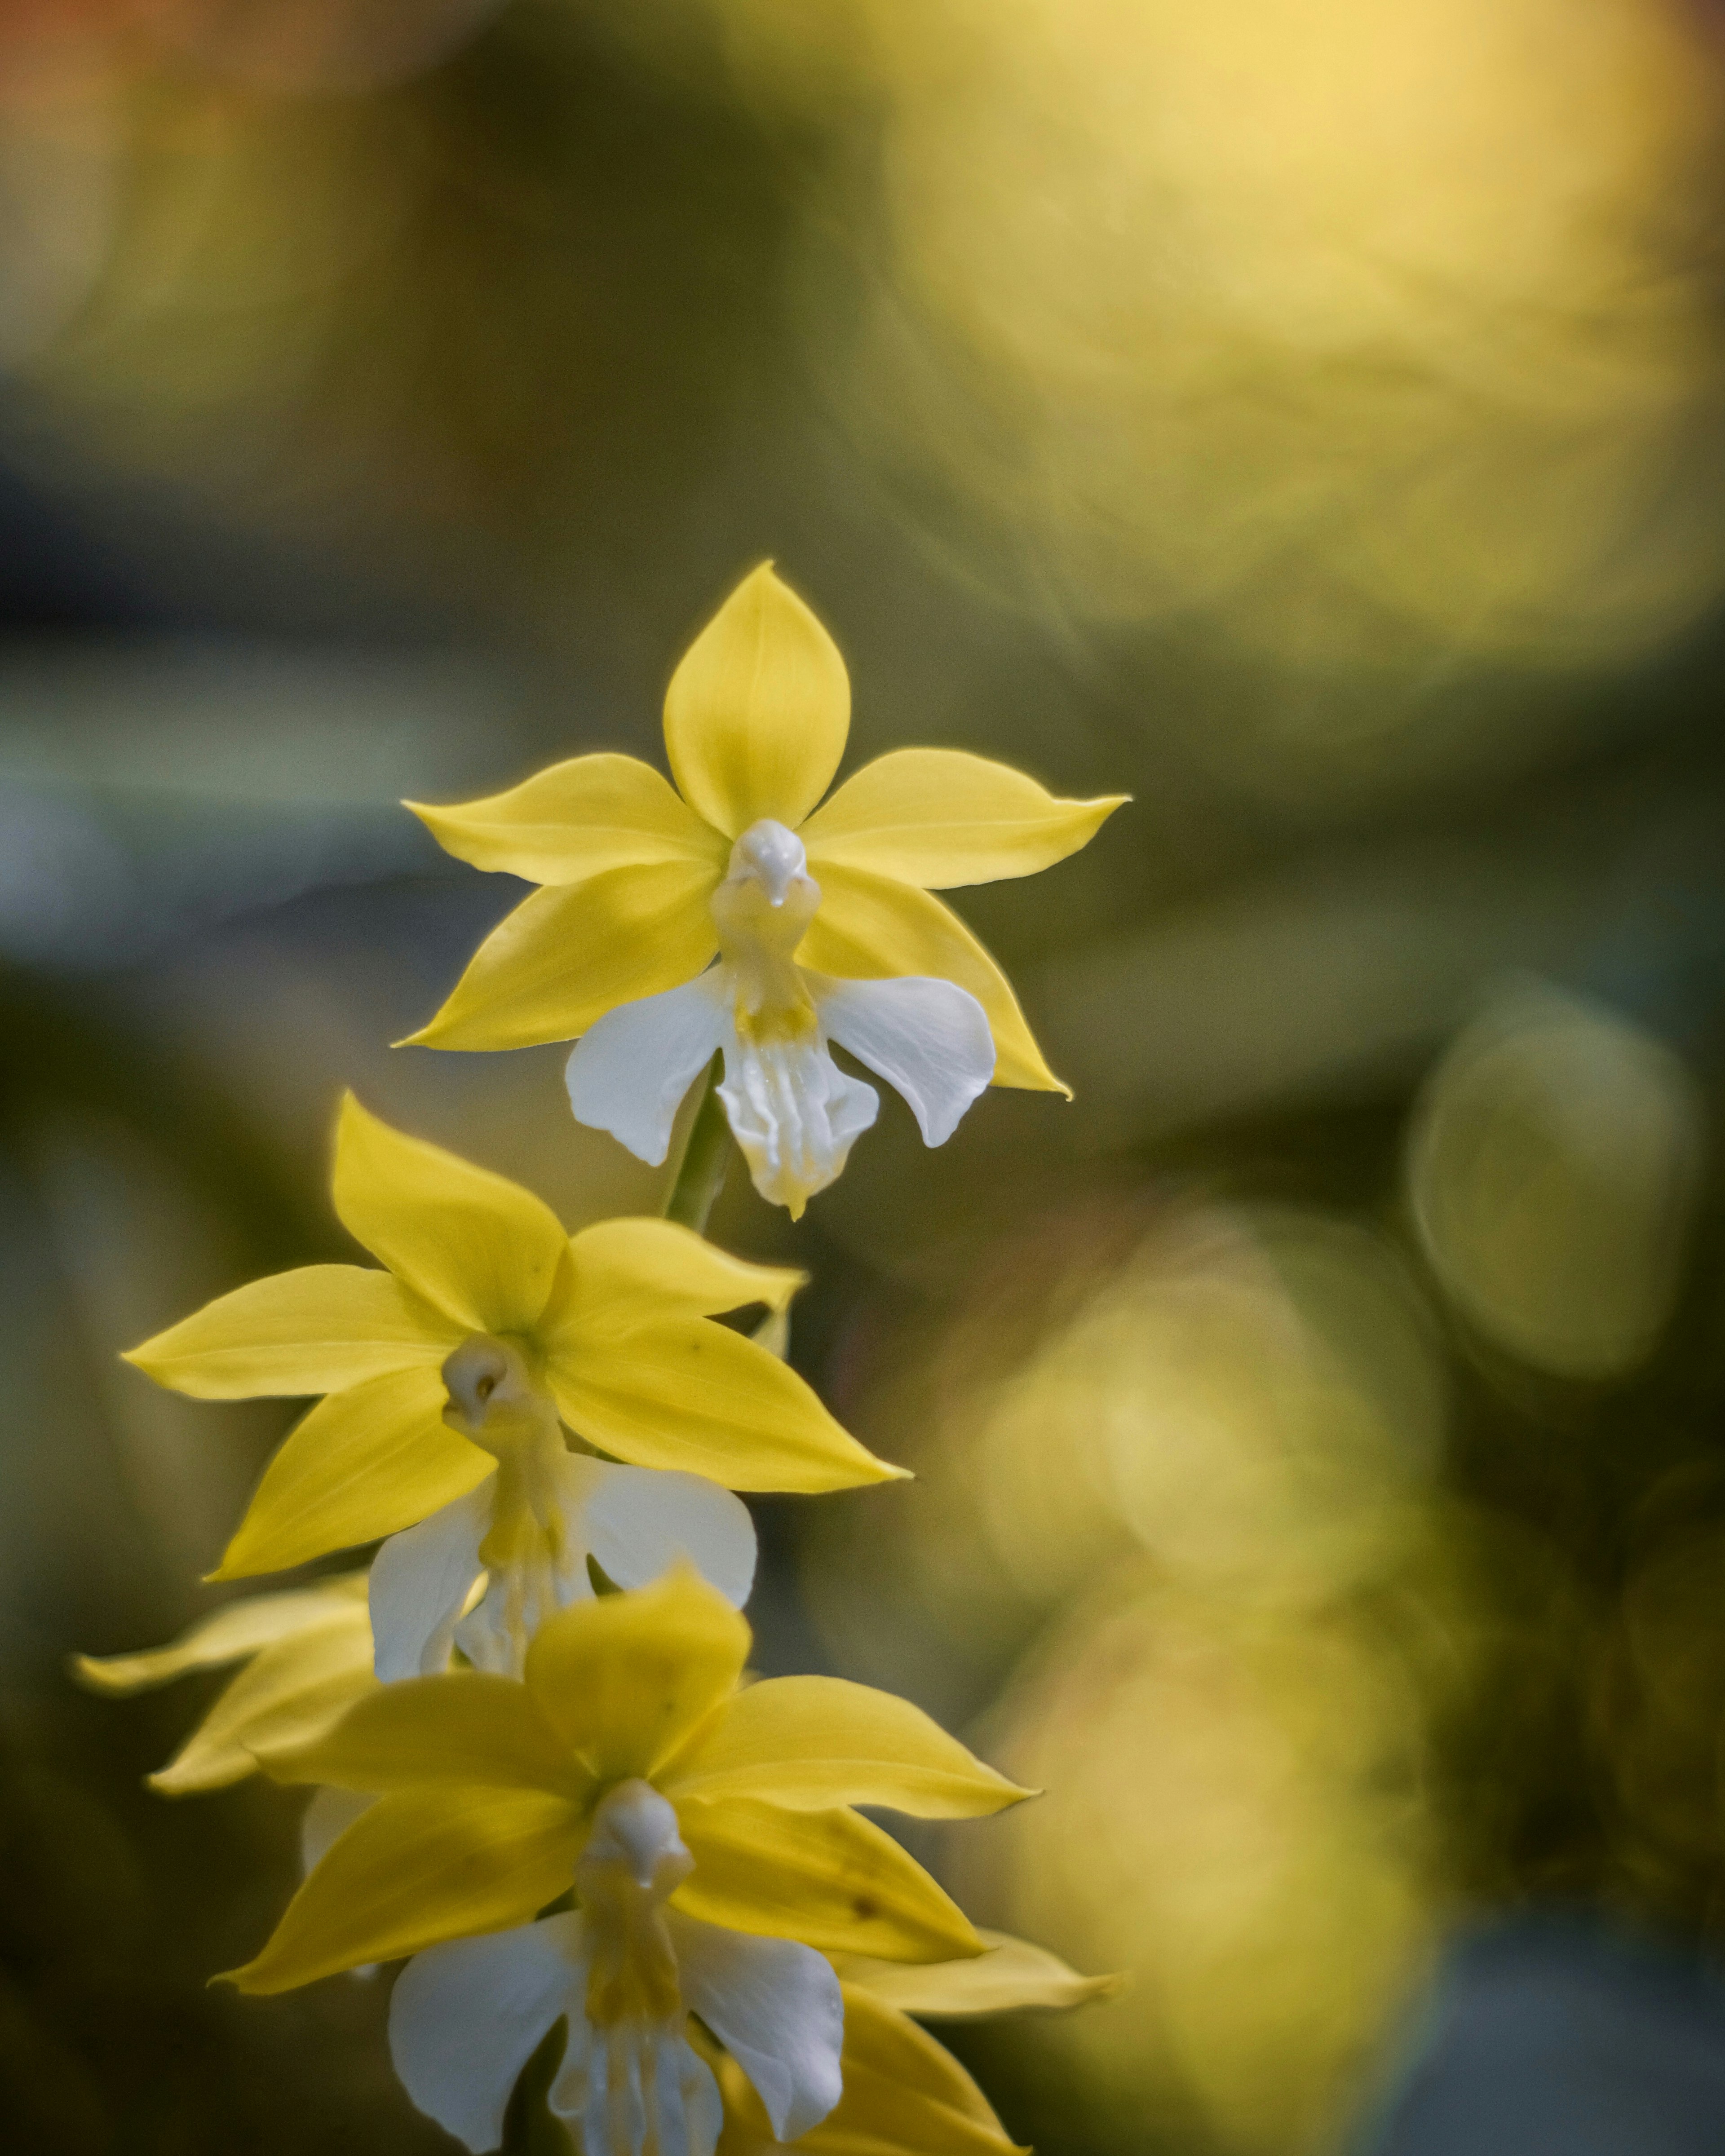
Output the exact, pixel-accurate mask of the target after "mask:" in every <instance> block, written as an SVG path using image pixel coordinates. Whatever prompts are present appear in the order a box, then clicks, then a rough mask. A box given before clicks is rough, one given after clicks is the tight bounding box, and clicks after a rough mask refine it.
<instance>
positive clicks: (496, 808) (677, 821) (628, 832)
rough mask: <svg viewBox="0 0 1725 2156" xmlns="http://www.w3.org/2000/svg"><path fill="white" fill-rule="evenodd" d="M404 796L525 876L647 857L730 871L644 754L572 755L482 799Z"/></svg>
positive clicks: (491, 860) (429, 818)
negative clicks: (444, 801)
mask: <svg viewBox="0 0 1725 2156" xmlns="http://www.w3.org/2000/svg"><path fill="white" fill-rule="evenodd" d="M403 805H404V806H405V807H407V808H411V809H412V810H413V814H415V815H416V816H417V817H418V819H419V820H420V822H421V823H422V824H424V826H425V828H426V829H427V830H429V832H430V834H431V835H432V837H433V838H434V839H436V840H437V842H438V844H439V845H440V846H441V847H442V848H443V850H444V852H445V853H448V854H453V855H454V856H455V858H456V859H457V860H462V861H471V862H472V864H473V865H474V866H475V868H476V869H501V870H506V871H507V873H508V874H509V875H518V876H523V877H525V878H526V880H527V881H528V882H529V883H551V884H559V883H580V882H582V881H583V880H585V879H586V878H587V877H588V876H594V875H603V873H604V871H605V870H608V869H621V868H629V867H634V866H639V865H642V864H644V863H646V862H649V861H701V862H705V863H706V864H707V865H709V866H710V867H711V870H712V871H713V873H714V875H716V876H719V875H723V874H724V873H725V861H726V846H725V842H724V840H723V839H722V838H721V836H720V834H718V833H717V832H716V831H715V830H714V829H712V827H711V825H710V824H703V823H702V822H701V819H700V817H698V816H697V815H696V814H695V812H694V810H693V809H692V808H690V807H689V806H688V804H687V803H685V801H684V800H682V799H681V798H680V796H679V795H678V794H677V793H676V792H675V789H674V788H671V787H670V786H669V785H668V784H667V783H665V780H664V779H663V778H660V775H659V773H657V772H656V771H655V769H654V768H653V767H652V765H651V764H650V763H643V762H641V760H640V758H639V757H634V756H608V755H607V756H577V757H571V758H570V759H569V761H568V762H567V763H554V764H552V767H551V768H550V769H549V770H548V771H541V772H536V773H535V774H534V775H533V777H532V778H528V779H524V780H523V781H522V783H521V784H520V785H519V786H512V787H511V788H510V789H509V790H508V792H507V793H493V794H491V795H490V796H489V797H488V798H486V799H485V800H483V801H463V802H460V803H457V804H456V805H455V806H454V807H453V808H426V807H424V805H423V804H422V803H419V802H418V801H409V802H407V803H404V804H403Z"/></svg>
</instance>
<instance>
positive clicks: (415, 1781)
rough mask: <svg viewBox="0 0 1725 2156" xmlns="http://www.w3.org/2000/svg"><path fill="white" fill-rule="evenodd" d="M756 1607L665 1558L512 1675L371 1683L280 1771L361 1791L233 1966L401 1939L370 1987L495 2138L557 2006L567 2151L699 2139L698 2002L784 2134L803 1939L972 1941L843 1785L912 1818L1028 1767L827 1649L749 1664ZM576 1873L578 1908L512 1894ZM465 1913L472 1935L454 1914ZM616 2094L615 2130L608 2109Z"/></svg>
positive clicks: (405, 2038)
mask: <svg viewBox="0 0 1725 2156" xmlns="http://www.w3.org/2000/svg"><path fill="white" fill-rule="evenodd" d="M748 1648H749V1629H748V1626H747V1624H746V1622H745V1621H744V1620H743V1619H742V1617H741V1616H740V1615H739V1614H737V1612H736V1611H735V1610H734V1609H732V1607H731V1605H730V1604H728V1603H727V1602H726V1600H725V1599H724V1598H723V1597H722V1596H721V1595H720V1594H716V1593H715V1591H714V1590H713V1589H711V1588H710V1587H709V1586H707V1585H706V1584H705V1583H704V1582H703V1581H701V1579H700V1578H697V1577H696V1574H694V1573H692V1572H691V1571H689V1570H687V1569H686V1568H685V1569H681V1570H680V1571H678V1572H677V1573H674V1574H673V1575H671V1576H670V1578H667V1579H665V1580H663V1581H661V1582H660V1584H658V1585H656V1586H654V1587H651V1588H647V1589H642V1590H640V1591H639V1592H637V1593H634V1594H614V1595H606V1596H604V1597H603V1598H600V1599H595V1600H593V1601H590V1602H586V1603H582V1604H577V1605H575V1606H574V1607H572V1608H571V1609H566V1610H564V1611H562V1612H561V1613H560V1614H558V1615H557V1616H554V1617H552V1618H551V1619H550V1620H548V1621H547V1624H546V1625H544V1627H543V1628H542V1630H541V1631H540V1633H539V1634H538V1635H537V1637H536V1639H535V1640H534V1642H533V1645H532V1646H531V1648H530V1649H529V1650H528V1654H527V1658H526V1676H525V1681H523V1682H519V1683H518V1682H516V1681H513V1680H511V1679H508V1678H503V1677H496V1676H489V1675H486V1674H485V1673H482V1672H472V1673H457V1674H455V1675H454V1676H441V1677H423V1678H418V1679H413V1680H410V1681H407V1682H405V1683H402V1684H398V1685H393V1686H386V1687H383V1688H381V1689H380V1690H379V1691H377V1692H376V1693H375V1694H374V1695H372V1697H370V1698H368V1699H367V1700H365V1701H362V1702H361V1703H360V1704H359V1706H358V1707H356V1708H355V1709H354V1710H353V1711H352V1712H350V1713H349V1714H348V1715H347V1716H346V1717H344V1718H343V1719H342V1721H341V1722H340V1723H339V1724H338V1725H337V1726H336V1727H335V1728H334V1729H332V1730H331V1731H330V1732H328V1733H327V1734H326V1736H324V1737H323V1738H321V1739H319V1740H318V1741H316V1742H315V1743H312V1744H311V1745H309V1746H307V1747H306V1748H305V1749H304V1750H303V1751H302V1752H301V1753H299V1754H297V1755H295V1756H292V1757H284V1756H280V1755H275V1756H273V1757H272V1758H271V1760H270V1772H271V1773H272V1774H275V1775H276V1776H277V1777H278V1778H279V1779H286V1780H306V1781H314V1782H321V1783H326V1784H333V1785H334V1786H336V1787H337V1788H343V1789H352V1790H354V1791H357V1792H362V1793H365V1794H371V1795H373V1796H374V1797H375V1799H376V1801H375V1802H374V1803H373V1804H372V1805H371V1807H370V1808H369V1809H367V1811H366V1812H365V1813H364V1814H363V1815H362V1816H361V1818H360V1819H359V1820H357V1823H356V1824H355V1825H353V1826H352V1827H351V1828H349V1830H347V1833H346V1834H345V1835H342V1836H341V1839H340V1840H337V1841H336V1843H335V1845H334V1846H333V1847H332V1848H331V1850H330V1851H329V1854H328V1855H327V1856H326V1857H325V1858H324V1860H323V1861H322V1863H321V1864H320V1865H319V1866H318V1867H317V1869H316V1871H313V1872H312V1874H311V1877H310V1878H308V1879H307V1880H306V1881H305V1885H304V1886H302V1887H301V1888H300V1892H299V1893H298V1894H297V1895H296V1896H295V1899H294V1901H293V1902H292V1903H291V1904H290V1907H289V1908H288V1910H287V1912H286V1913H285V1916H284V1917H283V1918H282V1920H281V1922H280V1925H279V1926H278V1927H277V1928H276V1931H275V1935H274V1936H273V1938H271V1939H270V1941H269V1943H267V1944H266V1945H265V1947H264V1949H263V1951H262V1953H259V1955H258V1956H257V1958H255V1960H254V1961H252V1962H250V1963H248V1964H247V1965H246V1967H245V1968H244V1969H239V1970H238V1971H236V1972H234V1982H235V1983H236V1984H239V1987H240V1989H242V1990H245V1991H250V1992H275V1991H281V1990H285V1989H289V1988H290V1987H292V1986H294V1985H296V1984H307V1983H310V1982H311V1981H312V1980H313V1979H316V1978H317V1977H320V1976H324V1975H328V1974H332V1973H333V1972H335V1971H336V1970H338V1969H346V1968H351V1967H352V1966H354V1965H356V1964H357V1963H363V1962H371V1961H381V1960H385V1959H391V1958H395V1957H396V1956H398V1955H408V1954H411V1955H413V1957H414V1958H413V1961H412V1962H410V1963H409V1965H408V1968H407V1969H406V1970H404V1971H403V1975H402V1978H401V1979H400V1981H399V1983H398V1986H397V1989H396V1993H395V1997H394V1999H393V2003H392V2009H391V2022H390V2029H391V2046H392V2051H393V2055H394V2057H395V2061H396V2064H397V2067H398V2071H399V2072H400V2073H401V2075H402V2078H403V2082H404V2083H405V2085H406V2086H407V2088H408V2092H409V2094H410V2095H412V2096H413V2097H414V2100H415V2101H416V2102H418V2103H419V2104H420V2105H421V2107H423V2108H424V2109H426V2110H428V2111H429V2112H431V2113H432V2115H433V2116H434V2117H437V2118H439V2120H441V2121H442V2123H444V2124H445V2125H446V2126H448V2127H449V2129H450V2131H452V2132H453V2133H457V2134H458V2135H459V2137H460V2138H462V2139H464V2140H465V2142H466V2143H467V2144H468V2146H469V2147H470V2148H474V2149H480V2148H491V2147H494V2146H495V2143H496V2141H497V2139H498V2138H499V2136H500V2135H501V2129H502V2121H503V2113H504V2108H505V2106H506V2103H507V2102H508V2098H509V2093H510V2091H511V2088H512V2087H513V2086H514V2083H515V2080H516V2076H517V2075H518V2074H519V2072H520V2071H521V2066H523V2064H524V2063H525V2062H526V2059H527V2058H528V2056H530V2055H531V2052H532V2051H534V2049H535V2048H536V2046H537V2045H538V2043H539V2041H540V2040H541V2039H542V2037H543V2036H544V2035H545V2034H546V2032H547V2030H548V2029H550V2028H551V2027H552V2025H553V2023H555V2022H556V2021H557V2020H558V2019H559V2018H560V2017H562V2016H564V2015H567V2017H568V2021H569V2028H570V2035H569V2040H568V2045H567V2050H566V2052H565V2056H564V2060H563V2064H562V2069H561V2071H560V2072H559V2074H558V2076H557V2083H556V2085H555V2087H554V2088H553V2090H552V2098H551V2101H552V2109H553V2111H554V2112H557V2114H558V2115H559V2116H561V2117H564V2118H565V2119H567V2120H569V2121H571V2122H572V2123H578V2124H579V2126H580V2128H581V2131H582V2135H583V2148H584V2151H585V2156H631V2152H632V2151H634V2150H635V2149H637V2148H639V2146H640V2145H641V2138H640V2133H639V2122H640V2121H641V2120H642V2119H644V2120H645V2121H646V2122H647V2123H648V2128H649V2133H650V2137H651V2138H650V2139H649V2142H648V2143H647V2145H649V2146H652V2147H656V2148H657V2149H658V2150H659V2151H660V2156H711V2148H712V2145H713V2140H714V2138H715V2137H716V2133H717V2131H718V2120H719V2105H718V2097H717V2092H716V2089H715V2088H714V2087H713V2085H712V2077H711V2071H709V2070H708V2069H707V2067H706V2066H705V2065H704V2063H703V2062H702V2061H701V2059H700V2058H699V2057H698V2056H696V2054H695V2053H694V2052H693V2051H691V2047H690V2045H689V2042H688V2036H687V2029H686V2016H687V2015H688V2014H689V2013H691V2012H694V2013H696V2014H698V2015H700V2016H701V2020H702V2021H703V2022H704V2023H705V2024H706V2027H707V2028H708V2029H709V2030H711V2031H712V2032H713V2034H714V2035H716V2036H717V2037H718V2038H719V2040H721V2042H722V2043H723V2044H724V2045H725V2046H726V2050H727V2051H729V2052H730V2053H731V2055H732V2056H733V2057H734V2058H736V2059H737V2060H738V2061H740V2063H741V2064H742V2066H743V2068H744V2070H745V2071H746V2072H747V2074H748V2076H749V2078H750V2080H751V2082H752V2084H753V2086H754V2087H755V2088H756V2090H757V2092H758V2093H759V2094H760V2096H761V2098H762V2102H764V2103H765V2104H766V2106H767V2107H768V2112H769V2114H770V2116H771V2117H772V2118H773V2123H774V2126H775V2130H776V2131H778V2133H780V2134H781V2135H783V2136H786V2137H788V2138H794V2136H795V2135H796V2134H798V2133H802V2132H803V2131H805V2130H806V2129H807V2128H809V2127H810V2126H812V2125H814V2123H816V2122H817V2121H818V2120H819V2118H820V2117H823V2116H824V2115H825V2113H826V2112H828V2111H829V2109H830V2108H831V2107H832V2105H833V2104H834V2102H836V2100H837V2098H838V2095H839V2066H838V2054H839V2042H840V2036H841V2025H842V2018H843V2017H842V2012H841V2009H840V2004H839V1983H838V1979H837V1977H836V1976H835V1975H834V1971H833V1968H832V1964H831V1963H830V1962H829V1961H828V1960H827V1959H826V1958H825V1955H824V1953H822V1952H820V1951H816V1950H815V1949H826V1950H827V1951H828V1952H834V1951H836V1952H848V1953H860V1954H865V1955H869V1956H874V1957H879V1958H889V1959H891V1958H897V1959H909V1960H916V1959H922V1960H931V1961H947V1960H951V1959H952V1958H957V1957H963V1956H965V1955H968V1954H971V1953H978V1952H979V1951H981V1943H980V1942H979V1941H978V1938H977V1937H976V1934H975V1933H974V1932H973V1930H972V1928H971V1927H970V1925H969V1924H968V1922H966V1920H965V1918H964V1917H963V1914H962V1913H961V1912H960V1911H959V1910H958V1909H957V1907H955V1906H954V1904H953V1903H952V1902H951V1901H950V1900H949V1899H948V1898H947V1896H946V1895H945V1894H944V1893H942V1891H941V1890H940V1888H939V1887H938V1886H936V1884H935V1883H934V1881H932V1879H931V1878H930V1877H929V1876H927V1873H926V1872H925V1871H922V1867H921V1866H918V1865H917V1864H916V1863H915V1862H914V1861H912V1859H911V1857H910V1856H908V1855H907V1854H906V1852H905V1851H904V1850H903V1849H901V1847H900V1845H898V1844H897V1843H896V1841H894V1840H891V1837H890V1836H889V1835H886V1834H884V1833H883V1832H882V1831H881V1830H880V1828H878V1827H876V1826H874V1825H871V1824H870V1822H869V1821H867V1820H865V1819H863V1818H861V1817H860V1815H858V1814H857V1813H856V1812H855V1811H853V1810H851V1809H850V1805H852V1804H880V1805H885V1806H887V1807H889V1808H891V1809H898V1810H902V1811H907V1812H911V1813H914V1814H916V1815H920V1816H922V1817H925V1818H965V1817H974V1816H977V1815H981V1814H983V1813H988V1812H993V1811H998V1810H999V1809H1001V1808H1002V1807H1004V1805H1007V1804H1014V1803H1016V1802H1017V1801H1018V1800H1019V1799H1020V1798H1022V1797H1023V1796H1024V1795H1025V1794H1028V1793H1027V1792H1026V1791H1024V1790H1022V1789H1017V1788H1015V1787H1014V1784H1011V1783H1010V1782H1009V1781H1007V1780H1006V1779H1004V1777H1003V1776H1001V1775H999V1774H996V1773H994V1772H993V1769H992V1768H988V1767H986V1766H984V1765H983V1763H982V1762H981V1761H980V1760H978V1759H977V1758H974V1757H973V1755H972V1754H971V1753H968V1751H966V1750H965V1748H964V1747H963V1745H961V1744H959V1743H957V1741H956V1740H955V1739H953V1738H950V1737H948V1736H947V1735H946V1734H945V1733H944V1732H942V1730H941V1729H939V1728H938V1727H937V1726H936V1725H935V1724H934V1723H933V1722H931V1721H930V1720H929V1719H928V1717H927V1716H926V1715H924V1714H922V1712H920V1711H919V1710H918V1709H916V1708H915V1707H911V1706H910V1705H908V1704H907V1703H906V1702H904V1701H902V1700H898V1699H895V1698H893V1697H891V1696H890V1695H888V1694H886V1693H884V1692H877V1691H870V1690H869V1689H868V1688H867V1687H866V1686H860V1685H854V1684H848V1683H845V1682H844V1681H841V1680H839V1679H837V1678H824V1677H784V1678H777V1679H768V1680H765V1681H762V1682H759V1683H756V1684H752V1685H749V1686H743V1685H742V1682H741V1680H742V1672H743V1666H744V1662H745V1660H746V1658H747V1653H748ZM570 1886H573V1888H574V1890H575V1893H576V1896H577V1898H578V1908H577V1910H576V1911H574V1912H572V1913H570V1914H567V1915H559V1916H553V1917H546V1918H543V1919H541V1920H539V1921H534V1918H535V1914H536V1912H537V1911H539V1910H541V1909H542V1908H544V1907H546V1906H547V1904H548V1903H550V1902H553V1901H555V1900H556V1899H557V1897H559V1896H560V1895H562V1893H563V1892H565V1891H566V1890H567V1889H568V1888H569V1887H570ZM475 1934H480V1935H482V1936H478V1937H475V1936H473V1935H475ZM632 2119H633V2120H634V2121H635V2122H637V2125H636V2128H634V2129H631V2127H630V2121H631V2120H632Z"/></svg>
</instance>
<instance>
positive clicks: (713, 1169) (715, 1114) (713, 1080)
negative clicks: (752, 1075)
mask: <svg viewBox="0 0 1725 2156" xmlns="http://www.w3.org/2000/svg"><path fill="white" fill-rule="evenodd" d="M723 1069H724V1059H723V1057H722V1056H718V1055H716V1056H714V1058H713V1060H712V1063H711V1067H710V1068H709V1070H708V1071H707V1074H706V1083H705V1084H704V1085H703V1086H702V1087H701V1106H699V1107H698V1108H697V1109H696V1111H695V1121H694V1122H692V1123H691V1125H690V1126H689V1136H688V1137H687V1139H686V1140H685V1142H684V1146H683V1157H682V1158H681V1159H680V1161H679V1162H678V1163H677V1172H676V1173H675V1176H673V1178H671V1187H670V1196H669V1197H668V1198H667V1199H665V1219H667V1220H675V1221H676V1222H678V1224H680V1226H682V1227H685V1228H692V1229H694V1230H695V1232H696V1235H704V1234H705V1233H706V1223H707V1215H708V1214H710V1213H711V1211H712V1209H713V1206H714V1204H715V1203H716V1200H717V1199H718V1195H719V1193H720V1191H721V1190H722V1189H723V1188H724V1187H725V1171H726V1168H729V1167H730V1165H731V1145H732V1139H731V1126H730V1124H729V1122H727V1121H726V1116H725V1103H724V1102H723V1101H721V1099H720V1098H719V1074H720V1072H721V1070H723Z"/></svg>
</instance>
